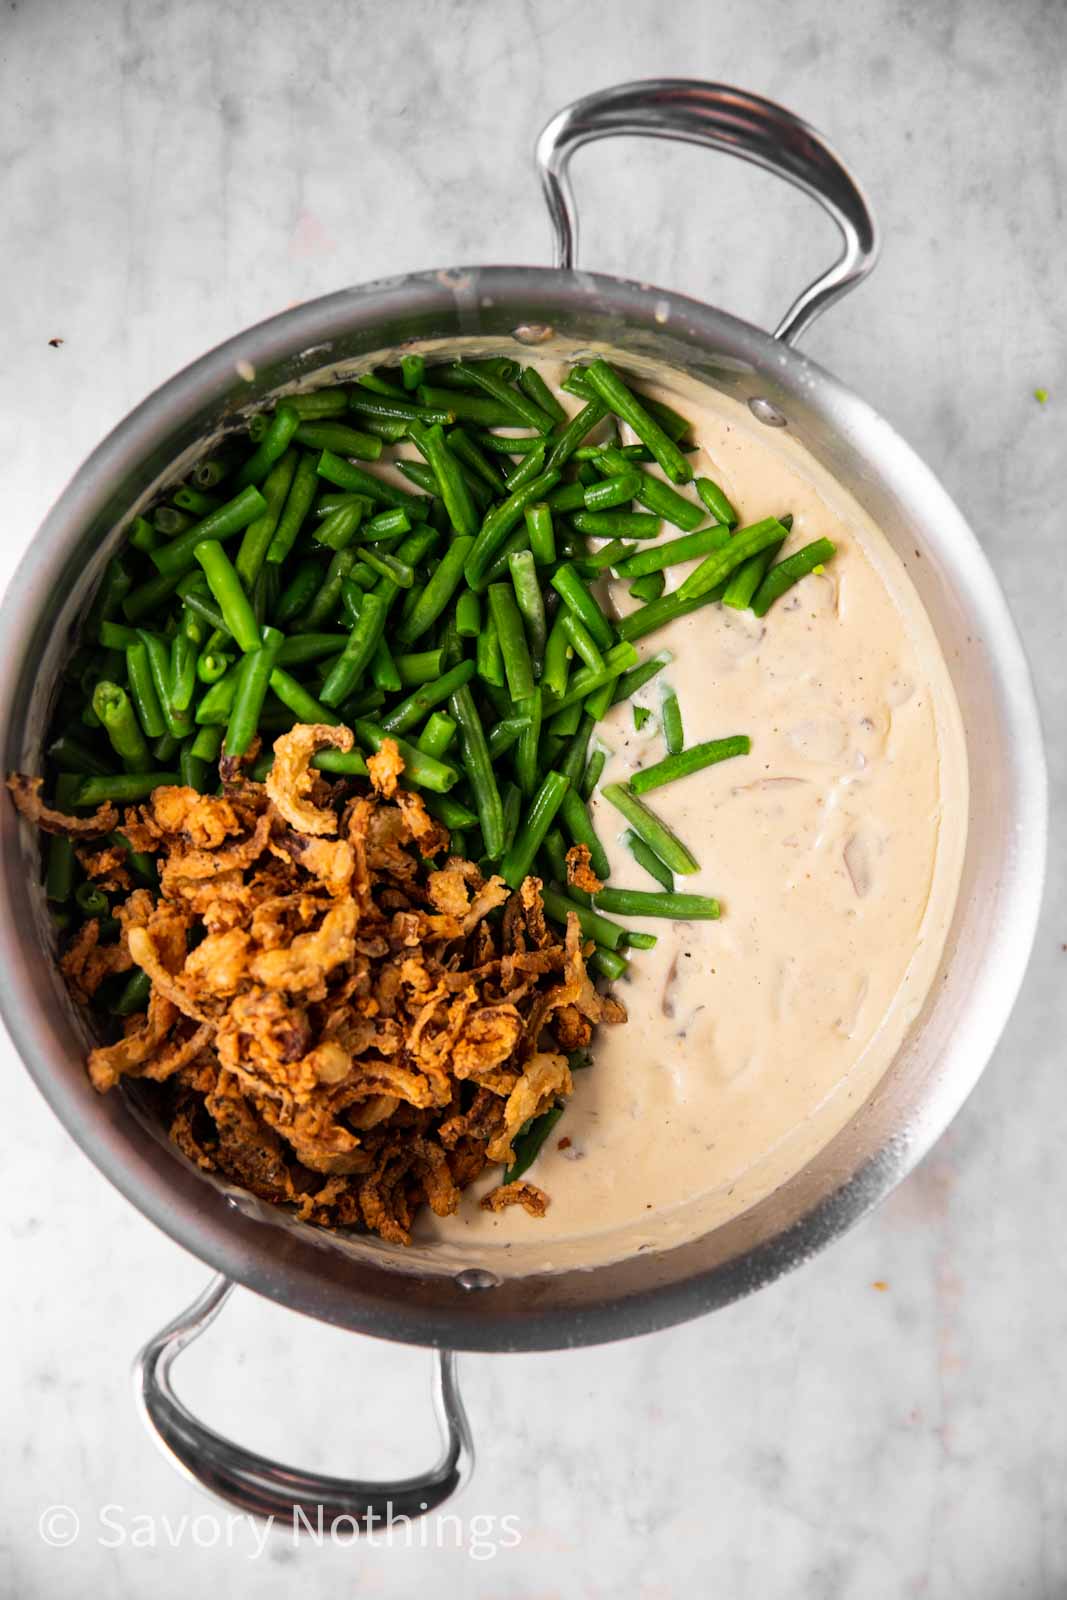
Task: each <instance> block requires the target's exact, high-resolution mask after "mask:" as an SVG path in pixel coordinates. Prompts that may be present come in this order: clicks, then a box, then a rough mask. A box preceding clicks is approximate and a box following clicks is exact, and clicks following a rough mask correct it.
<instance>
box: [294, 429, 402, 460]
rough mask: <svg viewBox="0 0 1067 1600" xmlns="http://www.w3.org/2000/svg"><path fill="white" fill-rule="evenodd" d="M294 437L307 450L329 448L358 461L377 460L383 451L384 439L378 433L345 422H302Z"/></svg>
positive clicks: (338, 454)
mask: <svg viewBox="0 0 1067 1600" xmlns="http://www.w3.org/2000/svg"><path fill="white" fill-rule="evenodd" d="M294 437H295V439H296V443H297V444H299V445H303V446H304V448H305V449H307V450H329V451H330V452H331V453H332V454H333V455H337V456H344V457H346V458H348V457H354V458H355V459H356V460H357V461H377V460H378V458H379V456H380V455H381V453H382V441H381V439H380V438H379V437H377V435H376V434H374V433H369V432H368V433H362V432H360V430H359V429H358V428H350V427H348V425H347V424H346V423H344V422H330V421H327V422H302V423H301V424H300V426H299V427H298V428H297V430H296V433H295V435H294Z"/></svg>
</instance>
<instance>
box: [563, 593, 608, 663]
mask: <svg viewBox="0 0 1067 1600" xmlns="http://www.w3.org/2000/svg"><path fill="white" fill-rule="evenodd" d="M557 621H558V623H559V627H560V629H561V630H562V632H563V634H564V636H565V638H566V640H567V642H568V643H569V644H570V645H571V646H572V647H573V649H574V653H575V654H576V655H578V656H580V657H581V659H582V661H583V662H584V664H585V665H586V666H587V667H588V668H589V669H590V671H591V672H600V671H601V670H602V669H603V666H604V657H603V656H602V654H601V653H600V648H599V646H598V645H597V642H596V640H595V639H594V638H593V636H592V634H591V633H590V632H589V629H588V628H587V627H586V626H585V624H584V622H582V621H581V619H580V618H579V617H578V616H576V614H575V613H574V612H573V611H569V610H568V609H567V607H566V606H561V607H560V609H559V616H558V618H557Z"/></svg>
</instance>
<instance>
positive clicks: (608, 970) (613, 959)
mask: <svg viewBox="0 0 1067 1600" xmlns="http://www.w3.org/2000/svg"><path fill="white" fill-rule="evenodd" d="M589 965H590V966H591V967H593V968H594V969H595V970H596V971H597V972H601V973H603V975H604V977H605V978H610V979H611V980H612V982H615V981H616V980H617V979H619V978H625V976H626V974H627V973H628V972H629V970H630V963H629V962H628V961H627V960H626V959H625V958H624V957H623V956H620V955H619V954H618V952H617V951H616V950H605V949H603V948H602V946H600V945H597V947H596V949H595V950H594V951H593V954H592V955H591V956H590V957H589Z"/></svg>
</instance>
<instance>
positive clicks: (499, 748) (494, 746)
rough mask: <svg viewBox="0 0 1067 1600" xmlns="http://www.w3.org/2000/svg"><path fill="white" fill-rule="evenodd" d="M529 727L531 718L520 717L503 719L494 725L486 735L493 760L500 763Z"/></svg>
mask: <svg viewBox="0 0 1067 1600" xmlns="http://www.w3.org/2000/svg"><path fill="white" fill-rule="evenodd" d="M529 726H530V719H529V717H520V716H514V717H501V719H500V721H499V722H497V723H494V724H493V726H492V728H490V730H489V732H488V734H487V735H486V744H487V746H488V749H489V754H490V756H491V757H492V758H493V760H494V761H498V760H499V759H500V757H501V756H502V755H505V754H506V753H507V751H509V750H510V749H511V747H512V745H513V744H515V742H516V741H517V739H518V737H519V735H520V734H521V733H522V732H524V731H525V729H527V728H528V727H529Z"/></svg>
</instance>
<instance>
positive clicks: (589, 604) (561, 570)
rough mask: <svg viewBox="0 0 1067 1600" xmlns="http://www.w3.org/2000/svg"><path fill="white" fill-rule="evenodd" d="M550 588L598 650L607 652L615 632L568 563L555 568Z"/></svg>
mask: <svg viewBox="0 0 1067 1600" xmlns="http://www.w3.org/2000/svg"><path fill="white" fill-rule="evenodd" d="M552 587H553V589H555V591H556V593H557V594H558V595H559V597H560V599H561V600H562V601H563V603H564V605H565V606H567V608H568V609H569V610H570V611H573V612H574V614H575V616H576V617H577V618H578V620H579V622H580V623H582V625H583V627H585V628H586V629H587V630H588V631H589V633H590V634H592V636H593V639H594V640H595V641H596V643H597V645H598V646H599V648H600V649H601V650H607V649H608V648H609V647H610V645H611V642H612V640H613V639H614V637H615V630H614V628H613V627H612V625H611V623H610V622H609V621H608V619H607V617H606V616H605V615H604V613H603V611H601V609H600V607H599V605H598V604H597V602H596V600H595V599H594V598H593V596H592V595H591V594H590V592H589V590H588V589H587V588H586V586H585V584H584V583H583V582H582V580H581V578H580V577H579V576H578V574H577V572H576V571H575V570H574V567H573V566H572V565H571V563H570V562H569V561H565V562H564V563H563V565H562V566H561V567H557V568H556V571H555V572H554V573H553V574H552Z"/></svg>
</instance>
